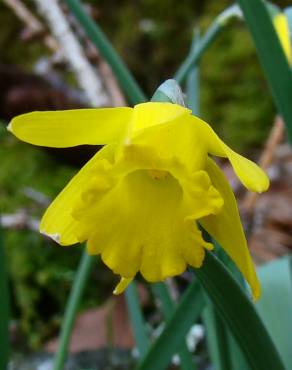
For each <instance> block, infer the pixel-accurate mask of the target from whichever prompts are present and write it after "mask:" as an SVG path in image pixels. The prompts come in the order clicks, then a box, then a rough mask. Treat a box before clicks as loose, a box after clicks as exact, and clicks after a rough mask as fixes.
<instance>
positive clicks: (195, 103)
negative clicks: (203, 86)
mask: <svg viewBox="0 0 292 370" xmlns="http://www.w3.org/2000/svg"><path fill="white" fill-rule="evenodd" d="M199 45H200V33H199V30H196V32H195V34H194V37H193V42H192V46H191V51H190V52H191V53H192V52H195V51H196V49H197V47H198V46H199ZM186 90H187V107H188V108H190V109H191V110H192V113H193V114H194V115H198V114H199V112H200V85H199V68H198V66H197V65H194V66H193V67H192V69H191V70H190V72H189V73H188V75H187V81H186Z"/></svg>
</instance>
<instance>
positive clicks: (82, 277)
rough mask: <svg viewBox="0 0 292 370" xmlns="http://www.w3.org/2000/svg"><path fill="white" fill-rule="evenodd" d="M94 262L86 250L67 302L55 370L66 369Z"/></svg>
mask: <svg viewBox="0 0 292 370" xmlns="http://www.w3.org/2000/svg"><path fill="white" fill-rule="evenodd" d="M93 260H94V258H93V257H92V256H89V255H88V254H87V252H86V250H84V252H83V255H82V258H81V260H80V263H79V266H78V270H77V272H76V275H75V278H74V282H73V286H72V289H71V292H70V296H69V299H68V302H67V307H66V310H65V314H64V320H63V324H62V328H61V335H60V339H59V345H58V349H57V353H56V356H55V359H54V370H62V369H63V368H64V364H65V361H66V356H67V352H68V346H69V343H70V337H71V333H72V330H73V325H74V322H75V317H76V314H77V310H78V307H79V304H80V300H81V298H82V294H83V291H84V287H85V284H86V282H87V280H88V276H89V274H90V271H91V268H92V263H93Z"/></svg>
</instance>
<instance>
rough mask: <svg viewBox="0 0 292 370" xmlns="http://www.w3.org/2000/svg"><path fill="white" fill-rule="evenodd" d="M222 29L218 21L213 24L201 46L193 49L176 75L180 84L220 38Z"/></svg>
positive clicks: (175, 77)
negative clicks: (216, 39) (218, 37)
mask: <svg viewBox="0 0 292 370" xmlns="http://www.w3.org/2000/svg"><path fill="white" fill-rule="evenodd" d="M222 28H223V27H222V24H221V23H219V22H217V21H215V22H213V23H212V24H211V26H210V27H209V28H208V30H207V32H206V33H205V35H204V36H203V37H202V38H201V40H200V43H199V45H198V46H197V47H196V48H193V49H191V51H190V54H189V55H188V56H187V57H186V59H185V60H184V62H183V63H182V65H181V66H180V67H179V69H178V70H177V72H176V73H175V75H174V79H175V80H176V81H177V82H178V83H179V84H181V83H182V82H183V81H184V79H185V78H186V77H187V75H188V73H189V72H190V70H191V68H192V67H193V66H194V65H195V64H197V63H198V62H199V60H200V58H201V57H202V55H203V54H204V52H205V51H206V50H207V49H208V47H209V46H210V45H211V43H212V42H213V41H214V40H215V38H216V37H217V36H218V34H219V33H220V31H221V30H222Z"/></svg>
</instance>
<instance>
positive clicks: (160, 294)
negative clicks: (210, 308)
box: [151, 283, 197, 370]
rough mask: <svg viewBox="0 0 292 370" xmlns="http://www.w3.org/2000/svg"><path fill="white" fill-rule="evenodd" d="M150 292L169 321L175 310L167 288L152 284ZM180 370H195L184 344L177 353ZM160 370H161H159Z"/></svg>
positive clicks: (163, 285) (160, 284) (159, 284)
mask: <svg viewBox="0 0 292 370" xmlns="http://www.w3.org/2000/svg"><path fill="white" fill-rule="evenodd" d="M151 287H152V291H153V293H154V295H155V297H156V299H157V300H159V301H160V303H161V308H162V312H163V314H164V316H165V318H166V319H170V317H171V315H172V314H173V312H174V310H175V304H174V302H173V300H172V298H171V296H170V294H169V292H168V288H167V286H166V285H165V284H164V283H156V284H152V286H151ZM178 355H179V358H180V362H181V369H182V370H196V368H197V366H196V365H195V363H194V361H193V359H192V355H191V353H190V352H189V350H188V347H187V345H186V343H183V344H182V346H181V349H180V351H179V352H178ZM161 370H162V369H161Z"/></svg>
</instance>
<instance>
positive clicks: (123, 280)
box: [113, 277, 133, 295]
mask: <svg viewBox="0 0 292 370" xmlns="http://www.w3.org/2000/svg"><path fill="white" fill-rule="evenodd" d="M132 280H133V278H130V279H128V278H124V277H121V280H120V282H119V283H118V284H117V286H116V287H115V290H114V291H113V293H114V294H115V295H118V294H121V293H123V292H124V291H125V289H127V287H128V285H129V284H130V283H131V281H132Z"/></svg>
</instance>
